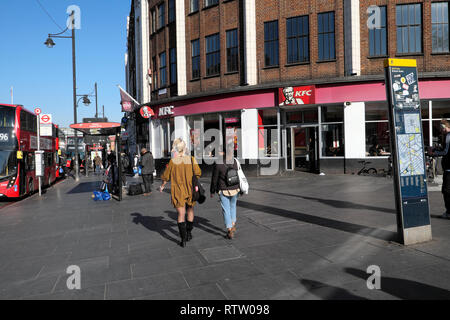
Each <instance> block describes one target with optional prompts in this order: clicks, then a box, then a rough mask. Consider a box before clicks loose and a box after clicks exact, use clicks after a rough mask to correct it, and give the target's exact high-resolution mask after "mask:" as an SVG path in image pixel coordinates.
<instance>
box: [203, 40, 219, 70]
mask: <svg viewBox="0 0 450 320" xmlns="http://www.w3.org/2000/svg"><path fill="white" fill-rule="evenodd" d="M217 74H220V38H219V34H218V33H216V34H213V35H211V36H208V37H206V75H207V76H212V75H217Z"/></svg>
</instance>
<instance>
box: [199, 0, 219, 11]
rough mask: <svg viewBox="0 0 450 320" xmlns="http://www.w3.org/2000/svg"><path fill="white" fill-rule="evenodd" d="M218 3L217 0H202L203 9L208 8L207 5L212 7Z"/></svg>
mask: <svg viewBox="0 0 450 320" xmlns="http://www.w3.org/2000/svg"><path fill="white" fill-rule="evenodd" d="M218 4H219V0H205V2H204V5H205V6H204V7H203V8H204V9H206V8H209V7H213V6H215V5H218Z"/></svg>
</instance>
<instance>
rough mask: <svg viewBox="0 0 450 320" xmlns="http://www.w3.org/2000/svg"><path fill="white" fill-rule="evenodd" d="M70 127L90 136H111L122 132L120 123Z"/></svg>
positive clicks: (73, 125)
mask: <svg viewBox="0 0 450 320" xmlns="http://www.w3.org/2000/svg"><path fill="white" fill-rule="evenodd" d="M70 127H71V128H72V129H75V130H77V131H80V132H82V133H84V134H86V135H90V136H111V135H115V134H116V133H117V132H118V131H120V123H117V122H93V123H76V124H71V125H70Z"/></svg>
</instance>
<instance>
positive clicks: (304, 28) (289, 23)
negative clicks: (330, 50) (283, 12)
mask: <svg viewBox="0 0 450 320" xmlns="http://www.w3.org/2000/svg"><path fill="white" fill-rule="evenodd" d="M286 38H287V63H297V62H308V61H309V17H308V16H302V17H295V18H289V19H287V20H286Z"/></svg>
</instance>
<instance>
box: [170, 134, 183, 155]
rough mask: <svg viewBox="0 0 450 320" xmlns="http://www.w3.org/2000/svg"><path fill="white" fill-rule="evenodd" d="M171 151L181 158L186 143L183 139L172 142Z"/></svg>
mask: <svg viewBox="0 0 450 320" xmlns="http://www.w3.org/2000/svg"><path fill="white" fill-rule="evenodd" d="M172 151H176V152H178V153H179V154H180V156H183V155H184V154H185V153H186V142H184V141H183V139H181V138H178V139H176V140H175V141H174V142H173V145H172Z"/></svg>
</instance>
